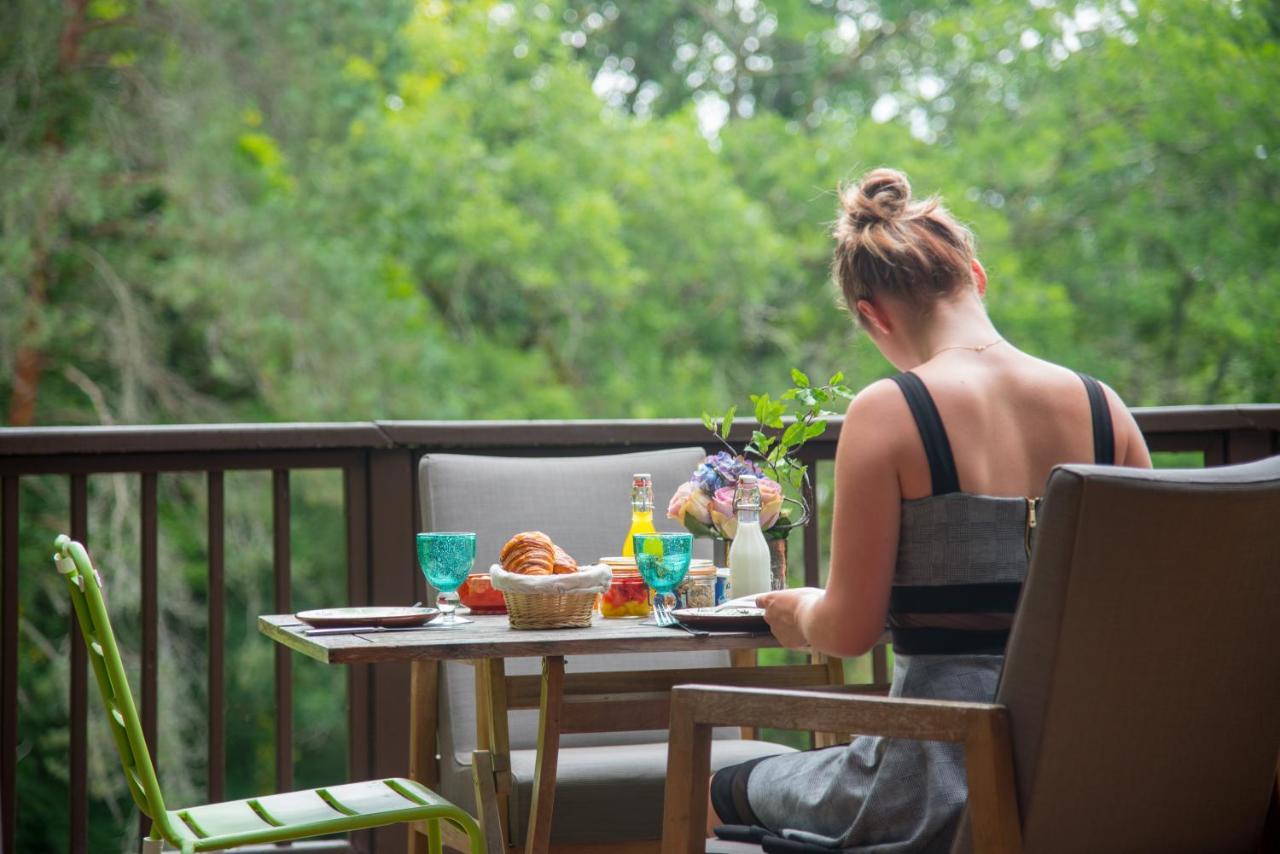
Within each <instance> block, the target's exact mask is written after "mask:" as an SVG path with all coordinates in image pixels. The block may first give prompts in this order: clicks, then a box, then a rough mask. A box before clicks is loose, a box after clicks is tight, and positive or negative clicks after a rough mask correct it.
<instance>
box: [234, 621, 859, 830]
mask: <svg viewBox="0 0 1280 854" xmlns="http://www.w3.org/2000/svg"><path fill="white" fill-rule="evenodd" d="M470 619H472V620H473V622H472V623H471V624H470V625H468V626H466V627H465V628H461V629H452V630H441V629H430V628H424V629H421V630H418V631H397V632H369V633H358V634H342V635H319V636H314V637H308V636H307V635H305V634H303V630H304V629H305V628H307V627H306V626H304V625H302V624H300V623H299V622H298V620H297V619H296V618H295V617H294V616H293V615H291V614H282V615H273V616H263V617H259V618H258V628H259V630H260V631H261V632H262V633H263V634H265V635H267V636H268V637H270V638H271V639H272V640H275V641H276V642H278V643H281V644H284V645H285V646H287V647H289V648H291V649H294V650H297V651H298V652H300V653H302V654H303V655H306V656H309V657H311V658H314V659H316V660H317V661H323V662H325V663H326V664H372V663H377V662H384V661H409V662H412V683H411V684H412V695H413V696H412V709H411V714H412V717H411V724H410V771H409V773H410V776H412V777H413V778H414V779H417V780H420V781H422V782H423V783H426V784H427V785H431V786H434V785H437V784H438V782H439V778H438V774H439V771H438V766H437V764H436V763H437V759H436V741H435V738H436V733H435V724H436V702H437V692H436V677H437V668H438V666H439V662H440V661H442V660H458V661H469V662H472V663H473V664H474V665H475V668H476V695H477V696H476V704H477V709H476V729H477V732H476V743H477V745H479V746H480V748H481V749H487V750H488V751H489V752H490V754H491V756H492V761H493V781H494V789H495V791H496V792H497V795H498V801H499V805H498V809H497V810H496V812H497V813H498V816H496V817H494V816H489V815H482V816H480V818H481V821H482V822H484V823H485V824H486V825H487V826H488V827H487V830H488V832H494V831H497V832H499V833H501V838H502V839H504V840H505V839H508V836H507V833H508V828H507V826H506V821H507V815H506V797H507V795H508V793H509V792H510V791H511V785H512V780H511V770H510V769H511V766H510V746H509V744H508V739H507V712H508V711H510V710H514V709H533V708H536V709H538V710H539V724H538V753H537V760H536V765H535V772H534V782H533V798H532V803H531V806H530V815H529V824H528V832H527V834H526V852H528V854H547V852H549V851H551V850H552V846H551V842H550V840H551V815H552V806H553V803H554V797H555V778H556V763H557V757H558V754H559V748H560V735H561V733H575V732H622V731H629V730H645V729H666V728H667V726H668V720H669V706H670V697H669V694H670V690H671V687H672V686H673V685H680V684H688V683H691V682H698V683H711V684H721V685H756V686H768V687H791V688H800V687H816V686H822V685H833V684H840V683H841V682H842V681H843V669H842V667H841V664H840V661H839V659H830V660H825V659H817V658H815V659H814V660H813V662H812V663H810V664H799V665H777V666H773V667H763V668H755V667H749V666H750V665H754V664H755V651H756V650H757V649H761V648H765V647H777V646H778V642H777V640H776V639H775V638H774V637H773V635H771V634H769V633H768V632H715V633H712V634H710V635H708V636H706V637H694V636H692V635H690V634H688V633H686V632H683V631H680V630H679V629H675V628H659V627H657V626H652V625H645V624H643V623H641V622H639V621H633V620H603V619H600V618H598V617H597V619H596V621H595V623H594V624H593V625H592V626H591V627H589V628H580V629H549V630H537V631H522V630H518V629H512V628H511V627H510V626H509V625H508V622H507V618H506V617H505V616H496V617H482V616H472V617H471V618H470ZM698 650H729V651H730V652H731V655H732V660H733V663H734V665H735V666H734V667H722V668H697V669H669V670H644V671H630V672H617V671H612V672H601V673H573V674H569V675H567V676H566V674H565V670H564V658H565V656H566V655H587V654H593V655H594V654H602V653H604V654H607V653H645V652H692V651H698ZM533 656H537V657H540V658H542V660H543V667H542V675H541V676H507V675H506V673H505V670H504V664H503V662H504V660H505V659H507V658H524V657H533ZM744 735H745V737H750V734H744ZM477 806H478V808H479V805H477ZM499 824H501V830H500V831H499V830H498V825H499ZM411 839H412V843H413V844H412V846H411V847H412V849H413V850H414V851H415V852H416V851H418V850H422V851H425V850H426V848H425V845H424V839H423V837H422V836H420V835H419V834H418V833H416V832H413V831H411ZM655 847H656V846H655ZM591 848H592V849H593V850H601V846H599V845H595V846H591ZM556 850H557V851H559V850H573V849H572V848H568V847H566V846H556ZM580 850H587V849H585V848H582V849H580Z"/></svg>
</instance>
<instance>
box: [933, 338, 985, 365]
mask: <svg viewBox="0 0 1280 854" xmlns="http://www.w3.org/2000/svg"><path fill="white" fill-rule="evenodd" d="M1002 341H1004V339H1003V338H997V339H996V340H994V341H992V342H991V343H990V344H978V345H976V346H975V345H973V344H954V345H952V346H950V347H943V348H942V349H941V350H938V351H936V352H934V353H933V354H932V355H930V356H929V359H932V358H933V357H934V356H937V355H938V354H939V353H945V352H947V351H948V350H972V351H973V352H975V353H981V352H982V351H983V350H990V349H991V348H992V347H994V346H996V345H997V344H999V343H1001V342H1002ZM929 359H925V361H926V362H927V361H929Z"/></svg>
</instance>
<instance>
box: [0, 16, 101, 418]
mask: <svg viewBox="0 0 1280 854" xmlns="http://www.w3.org/2000/svg"><path fill="white" fill-rule="evenodd" d="M87 6H88V0H63V9H64V14H65V18H64V19H63V24H62V32H61V33H60V34H59V36H58V65H57V75H58V76H59V77H65V76H66V75H67V74H70V73H72V72H73V71H74V70H75V68H76V66H77V64H78V63H79V60H80V43H81V40H82V39H83V38H84V34H85V32H86V26H85V8H86V7H87ZM43 147H44V149H45V150H46V151H47V152H48V153H49V154H50V155H51V156H52V157H54V158H57V157H58V156H59V155H60V154H61V153H62V151H63V149H64V140H63V138H62V134H61V133H60V131H59V128H58V125H57V123H53V122H51V123H50V125H49V129H48V131H47V133H46V134H45V137H44V146H43ZM61 214H62V211H61V202H60V200H59V198H58V196H57V195H55V196H54V197H53V198H50V199H48V200H47V203H46V204H45V205H44V207H43V208H42V209H41V212H40V216H39V218H38V219H37V222H36V251H35V264H34V265H33V268H32V271H31V285H30V287H29V288H28V290H27V300H26V317H25V319H24V321H23V324H22V333H21V338H20V343H19V345H18V351H17V353H16V355H15V358H14V368H13V385H12V392H11V393H10V396H9V424H10V426H13V427H30V426H31V425H32V424H33V423H35V415H36V399H37V398H38V396H39V391H40V373H41V370H42V368H43V367H44V352H43V350H42V349H41V346H40V337H41V330H40V316H41V314H42V313H43V312H44V309H45V306H46V304H47V303H48V298H49V283H50V280H51V279H52V277H53V252H52V247H51V244H52V242H53V240H54V234H53V228H54V226H55V224H56V223H57V221H58V220H59V219H61Z"/></svg>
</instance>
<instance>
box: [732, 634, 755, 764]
mask: <svg viewBox="0 0 1280 854" xmlns="http://www.w3.org/2000/svg"><path fill="white" fill-rule="evenodd" d="M729 663H730V664H732V665H733V666H734V667H755V666H756V663H757V662H756V651H755V650H754V649H731V650H729ZM738 737H739V738H742V739H745V740H747V741H754V740H755V738H756V728H755V727H753V726H744V727H740V728H739V735H738Z"/></svg>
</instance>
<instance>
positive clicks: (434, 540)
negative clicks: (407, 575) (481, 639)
mask: <svg viewBox="0 0 1280 854" xmlns="http://www.w3.org/2000/svg"><path fill="white" fill-rule="evenodd" d="M475 562H476V535H475V534H474V533H466V532H461V531H432V532H429V533H423V534H418V566H420V567H421V568H422V574H423V575H424V576H426V579H427V583H428V584H430V585H431V586H432V587H434V588H435V589H437V590H439V591H440V595H439V596H438V597H437V598H436V606H437V607H438V608H439V609H440V622H439V623H437V624H436V625H438V626H440V628H443V629H452V628H455V627H457V626H460V625H462V624H463V623H469V622H471V621H470V620H463V619H460V618H458V617H455V616H454V613H453V612H454V611H455V610H456V609H457V607H458V592H457V591H458V588H459V587H460V586H461V585H462V582H464V581H466V580H467V575H468V574H470V572H471V567H472V566H474V565H475Z"/></svg>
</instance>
